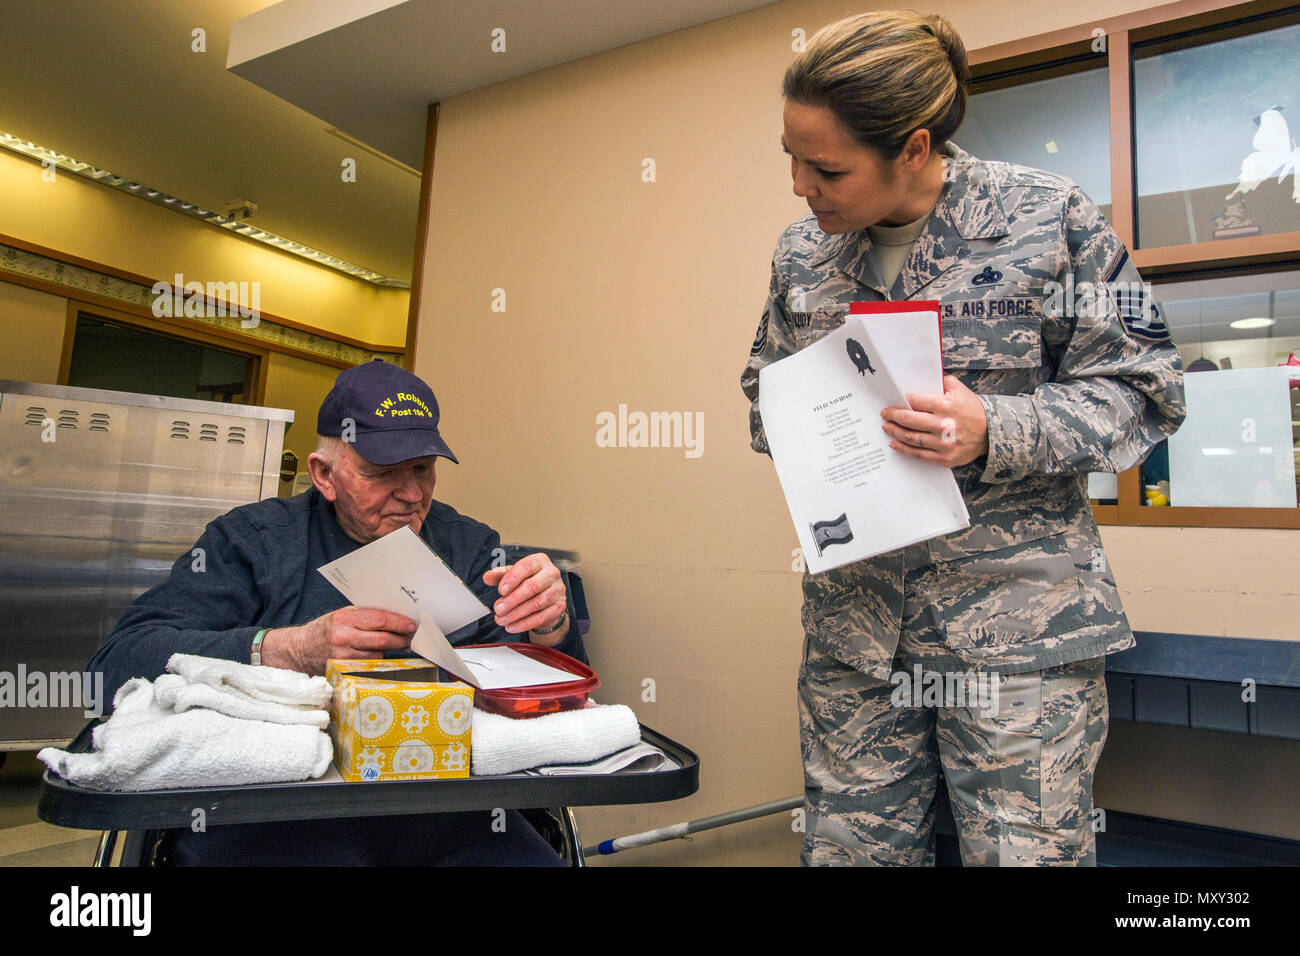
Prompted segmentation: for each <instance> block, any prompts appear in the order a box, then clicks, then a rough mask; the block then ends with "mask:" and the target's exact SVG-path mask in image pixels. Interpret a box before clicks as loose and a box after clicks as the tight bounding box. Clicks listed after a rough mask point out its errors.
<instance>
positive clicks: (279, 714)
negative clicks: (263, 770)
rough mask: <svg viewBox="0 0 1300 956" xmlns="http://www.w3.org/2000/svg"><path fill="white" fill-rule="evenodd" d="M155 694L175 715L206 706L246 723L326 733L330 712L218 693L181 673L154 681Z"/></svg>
mask: <svg viewBox="0 0 1300 956" xmlns="http://www.w3.org/2000/svg"><path fill="white" fill-rule="evenodd" d="M153 695H154V700H156V701H157V702H158V703H159V704H160V705H161V706H163V707H164V708H166V709H168V710H173V711H175V712H176V713H178V714H180V713H184V712H185V711H187V710H191V709H193V708H195V707H206V708H207V709H208V710H215V711H218V712H219V713H222V714H228V715H229V716H231V717H239V718H242V719H244V720H265V721H267V722H268V723H272V724H310V725H311V726H313V727H319V728H320V729H321V730H324V729H325V728H326V727H328V726H329V725H330V712H329V711H328V710H320V709H318V708H315V707H295V706H293V705H292V704H277V703H274V702H272V701H267V700H250V699H249V698H248V697H247V696H246V695H245V694H243V693H242V692H239V691H235V690H233V689H230V690H224V691H223V690H217V689H216V688H215V687H213V686H212V685H210V684H192V683H190V682H189V681H188V680H186V679H185V678H184V677H182V676H181V675H180V674H163V675H161V676H160V677H159V678H158V679H157V680H156V681H154V682H153Z"/></svg>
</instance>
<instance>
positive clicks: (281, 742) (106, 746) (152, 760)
mask: <svg viewBox="0 0 1300 956" xmlns="http://www.w3.org/2000/svg"><path fill="white" fill-rule="evenodd" d="M93 740H94V744H95V751H94V753H85V754H72V753H67V752H65V751H62V750H56V749H55V748H53V747H46V748H45V749H44V750H42V751H40V752H39V753H38V754H37V755H36V756H37V758H38V759H40V760H41V761H43V762H44V763H45V765H46V766H47V767H49V768H50V769H51V770H53V771H54V772H55V773H57V774H58V775H59V776H60V777H63V779H65V780H67V781H69V782H71V783H74V784H77V785H78V786H82V787H90V788H93V789H96V790H168V789H174V788H179V787H221V786H241V785H244V784H253V783H284V782H288V781H291V780H307V779H311V778H315V777H319V776H320V775H321V774H323V773H324V772H325V771H326V770H327V769H328V768H329V764H330V759H331V758H332V757H333V746H332V745H331V743H330V739H329V736H328V735H327V734H325V733H324V732H322V731H321V730H318V729H317V728H315V727H312V726H307V725H288V724H272V723H267V722H265V721H255V720H241V719H239V718H237V717H229V716H227V715H226V714H221V713H217V712H216V711H212V710H205V709H202V708H198V709H195V710H189V711H186V712H185V713H181V714H177V713H173V712H172V711H171V710H169V709H167V708H165V707H163V706H162V705H161V704H159V703H158V701H157V700H156V699H155V697H154V688H153V686H152V685H151V684H150V683H149V681H147V680H145V679H144V678H143V677H137V678H135V679H133V680H129V681H127V682H126V683H125V684H123V685H122V687H121V688H120V689H119V690H118V692H117V694H116V695H115V696H114V698H113V715H112V716H111V717H110V718H109V719H108V720H107V721H106V722H105V723H103V724H101V725H100V726H98V727H96V728H95V731H94V735H93Z"/></svg>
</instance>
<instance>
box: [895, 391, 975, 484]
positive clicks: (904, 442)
mask: <svg viewBox="0 0 1300 956" xmlns="http://www.w3.org/2000/svg"><path fill="white" fill-rule="evenodd" d="M907 400H908V402H910V403H911V405H912V408H911V409H907V408H886V409H885V410H884V411H882V412H881V413H880V416H881V418H883V419H885V424H884V430H885V433H886V434H888V435H889V436H890V437H891V438H893V439H894V440H893V441H891V442H890V443H889V447H890V448H893V449H894V450H895V451H901V452H902V453H903V454H904V455H907V456H909V457H911V458H916V459H918V460H920V461H932V462H934V463H935V464H938V465H944V466H946V467H948V468H956V467H957V466H958V465H965V464H969V463H970V462H972V461H974V460H975V459H976V458H978V457H980V455H984V454H987V453H988V450H989V426H988V419H987V418H986V417H985V415H984V403H983V402H981V401H980V400H979V396H978V395H976V394H975V393H974V392H972V391H971V390H970V389H969V388H967V387H966V386H965V385H963V384H962V383H961V382H960V381H958V380H957V378H956V376H953V375H945V376H944V377H943V394H942V395H908V396H907Z"/></svg>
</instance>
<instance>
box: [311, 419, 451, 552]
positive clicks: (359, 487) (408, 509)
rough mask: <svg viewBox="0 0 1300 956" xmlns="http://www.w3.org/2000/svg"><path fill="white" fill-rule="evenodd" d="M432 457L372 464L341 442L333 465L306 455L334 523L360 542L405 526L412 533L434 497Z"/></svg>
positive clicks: (320, 458)
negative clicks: (337, 456)
mask: <svg viewBox="0 0 1300 956" xmlns="http://www.w3.org/2000/svg"><path fill="white" fill-rule="evenodd" d="M436 460H437V459H436V457H435V456H433V455H427V456H425V457H423V458H412V459H410V460H408V461H402V462H398V463H397V464H396V465H375V464H372V463H370V462H368V461H366V460H365V459H364V458H362V457H361V456H360V455H359V454H357V453H356V451H355V450H354V449H353V448H352V446H351V445H347V444H345V445H344V446H343V452H342V454H341V455H340V456H339V460H338V463H337V466H336V467H334V468H331V467H330V465H329V462H327V461H326V460H325V459H324V458H323V457H321V456H320V455H319V454H317V453H316V452H312V454H311V455H310V456H309V457H308V462H309V465H310V467H311V474H312V480H313V481H314V482H315V484H316V487H317V488H318V489H320V493H321V494H322V495H324V496H325V498H326V499H327V500H329V501H332V502H334V512H335V514H336V515H337V516H338V519H339V525H340V526H342V528H343V530H344V532H346V533H347V536H348V537H349V538H352V539H353V540H354V541H360V542H361V543H363V544H365V543H367V542H370V541H374V540H375V539H377V538H382V537H383V536H384V535H386V534H389V533H391V532H393V531H396V530H397V529H398V528H400V527H401V526H402V525H408V526H409V527H410V529H411V530H412V531H414V532H415V533H416V534H419V533H420V526H421V525H422V524H424V517H425V515H427V514H428V513H429V505H430V504H431V503H432V501H433V486H434V483H435V482H436V480H437V476H436V475H435V474H434V462H435V461H436Z"/></svg>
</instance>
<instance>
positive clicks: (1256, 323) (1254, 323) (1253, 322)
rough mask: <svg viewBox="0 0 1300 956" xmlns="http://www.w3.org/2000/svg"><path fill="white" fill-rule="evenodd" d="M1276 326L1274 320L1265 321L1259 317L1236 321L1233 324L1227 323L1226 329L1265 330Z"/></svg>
mask: <svg viewBox="0 0 1300 956" xmlns="http://www.w3.org/2000/svg"><path fill="white" fill-rule="evenodd" d="M1276 324H1277V320H1275V319H1265V318H1263V317H1260V318H1257V319H1238V320H1237V321H1235V322H1229V323H1228V328H1230V329H1266V328H1268V327H1269V326H1270V325H1276Z"/></svg>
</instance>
